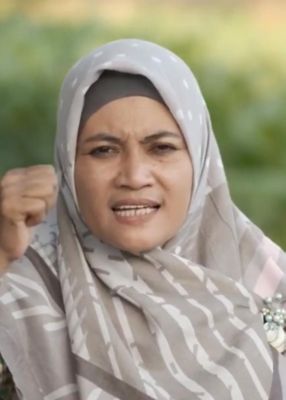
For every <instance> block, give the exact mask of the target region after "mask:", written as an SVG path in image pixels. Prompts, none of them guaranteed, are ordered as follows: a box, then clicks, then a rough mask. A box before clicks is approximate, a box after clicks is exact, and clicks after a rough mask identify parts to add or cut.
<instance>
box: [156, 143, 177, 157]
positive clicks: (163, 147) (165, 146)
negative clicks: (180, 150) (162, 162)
mask: <svg viewBox="0 0 286 400" xmlns="http://www.w3.org/2000/svg"><path fill="white" fill-rule="evenodd" d="M176 150H177V147H176V146H175V145H174V144H171V143H156V144H154V145H153V146H152V147H151V151H152V152H153V153H155V154H159V155H161V154H162V155H163V154H169V153H172V152H174V151H176Z"/></svg>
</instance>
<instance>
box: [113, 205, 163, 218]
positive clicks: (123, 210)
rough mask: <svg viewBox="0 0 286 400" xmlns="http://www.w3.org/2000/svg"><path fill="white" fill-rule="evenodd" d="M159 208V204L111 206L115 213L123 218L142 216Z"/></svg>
mask: <svg viewBox="0 0 286 400" xmlns="http://www.w3.org/2000/svg"><path fill="white" fill-rule="evenodd" d="M159 208H160V205H154V206H149V205H122V206H119V207H114V208H112V210H113V212H114V213H115V215H117V216H118V217H123V218H130V217H131V218H132V217H142V216H145V215H148V214H152V213H154V212H155V211H157V210H158V209H159Z"/></svg>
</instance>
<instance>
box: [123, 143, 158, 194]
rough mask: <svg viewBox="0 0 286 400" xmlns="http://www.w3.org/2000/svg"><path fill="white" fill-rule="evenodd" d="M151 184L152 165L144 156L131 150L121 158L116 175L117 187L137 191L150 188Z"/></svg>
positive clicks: (152, 179)
mask: <svg viewBox="0 0 286 400" xmlns="http://www.w3.org/2000/svg"><path fill="white" fill-rule="evenodd" d="M153 182H154V174H153V165H152V162H151V161H150V160H149V159H148V157H146V155H144V154H140V152H139V151H135V150H134V149H133V151H132V150H131V151H129V152H128V153H127V154H125V155H124V156H122V159H121V162H120V165H119V170H118V173H117V175H116V185H117V186H118V187H121V188H127V189H131V190H139V189H141V188H144V187H148V186H152V184H153Z"/></svg>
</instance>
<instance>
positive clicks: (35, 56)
mask: <svg viewBox="0 0 286 400" xmlns="http://www.w3.org/2000/svg"><path fill="white" fill-rule="evenodd" d="M105 3H106V2H105ZM175 3H176V5H175ZM229 3H231V4H233V3H232V2H229ZM269 3H270V2H268V4H267V2H266V3H265V2H259V1H254V2H253V4H252V6H251V7H250V6H248V7H247V6H245V5H243V3H242V4H241V5H240V6H238V3H235V4H236V5H235V6H234V5H232V6H230V5H228V6H226V4H225V3H218V2H212V5H209V4H208V2H204V6H198V5H196V4H194V2H188V1H185V2H179V1H177V2H172V1H170V2H168V1H164V2H163V1H158V2H154V1H153V2H152V1H137V2H136V1H135V2H134V1H133V2H132V1H117V2H116V1H110V2H109V3H108V4H107V5H105V6H104V2H100V1H97V2H93V1H91V0H87V1H84V0H82V1H76V0H73V1H68V0H67V1H64V2H63V1H62V2H61V1H60V0H58V1H57V2H53V1H52V0H50V2H46V1H44V0H42V1H36V0H34V1H31V0H30V1H25V0H21V1H12V0H11V1H9V2H8V1H6V0H2V3H1V5H0V96H1V107H0V126H1V131H0V175H2V174H4V172H5V171H6V170H7V169H9V168H15V167H19V166H26V165H31V164H35V163H49V162H52V159H53V139H54V132H55V119H56V107H57V98H58V92H59V88H60V85H61V82H62V79H63V77H64V75H65V74H66V72H67V70H68V69H69V68H70V67H71V66H72V64H73V63H74V62H75V61H76V60H77V59H78V58H79V57H81V56H82V55H84V54H85V53H87V52H89V51H90V50H91V49H92V48H94V47H96V46H97V45H100V44H102V43H105V42H106V41H109V40H113V39H118V38H121V37H140V38H144V39H149V40H152V41H155V42H157V43H159V44H161V45H163V46H166V47H169V48H170V49H171V50H173V51H174V52H176V53H177V54H178V55H179V56H181V57H182V58H183V59H184V60H185V61H186V62H187V63H188V64H189V66H190V67H191V69H192V70H193V72H194V73H195V75H196V77H197V78H198V81H199V83H200V86H201V88H202V92H203V94H204V96H205V99H206V102H207V104H208V107H209V110H210V114H211V117H212V121H213V127H214V131H215V133H216V136H217V140H218V142H219V145H220V149H221V153H222V156H223V160H224V164H225V169H226V172H227V176H228V178H229V183H230V188H231V193H232V195H233V198H234V200H235V202H236V203H237V205H238V206H239V207H240V208H241V209H242V210H243V211H244V212H245V213H246V214H247V215H248V216H249V217H250V218H251V219H252V220H253V221H254V222H256V223H257V224H258V225H259V226H260V227H261V228H262V229H263V230H264V231H265V233H266V234H267V235H269V236H270V237H271V238H272V239H274V240H275V241H276V242H278V243H279V244H280V245H282V246H284V248H285V246H286V226H285V222H286V184H285V178H286V173H285V166H286V157H285V151H286V120H285V115H286V112H285V107H286V68H285V67H286V46H285V38H286V12H285V6H283V3H282V2H281V3H279V2H275V1H274V2H273V3H271V5H270V4H269Z"/></svg>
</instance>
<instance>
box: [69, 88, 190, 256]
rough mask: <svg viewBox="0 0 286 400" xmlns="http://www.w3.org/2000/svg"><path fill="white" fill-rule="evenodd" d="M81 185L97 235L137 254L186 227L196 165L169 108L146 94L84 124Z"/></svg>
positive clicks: (78, 167)
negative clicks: (193, 169) (183, 224)
mask: <svg viewBox="0 0 286 400" xmlns="http://www.w3.org/2000/svg"><path fill="white" fill-rule="evenodd" d="M75 185H76V192H77V198H78V203H79V208H80V211H81V214H82V217H83V219H84V221H85V223H86V225H87V226H88V227H89V229H90V230H91V232H92V233H93V234H94V235H95V236H96V237H98V238H99V239H101V240H103V241H104V242H105V243H109V244H111V245H112V246H115V247H117V248H119V249H121V250H125V251H129V252H131V253H135V254H138V253H140V252H142V251H147V250H150V249H152V248H154V247H156V246H162V245H163V244H165V243H166V242H167V241H168V240H169V239H171V238H172V237H173V236H174V235H175V234H176V232H177V231H178V229H179V228H180V227H181V225H182V223H183V221H184V219H185V216H186V213H187V210H188V206H189V202H190V198H191V192H192V164H191V160H190V156H189V153H188V150H187V148H186V144H185V141H184V138H183V136H182V134H181V132H180V129H179V127H178V125H177V123H176V121H175V120H174V118H173V116H172V115H171V113H170V112H169V111H168V109H167V108H166V107H165V106H163V105H162V104H160V103H159V102H157V101H155V100H152V99H149V98H147V97H139V96H138V97H137V96H134V97H126V98H122V99H119V100H114V101H112V102H110V103H108V104H106V105H105V106H103V107H102V108H100V109H99V110H98V111H97V112H95V113H94V114H93V115H92V116H91V117H90V118H89V119H88V120H87V122H86V123H85V125H84V127H83V129H82V130H81V132H80V135H79V138H78V144H77V154H76V164H75Z"/></svg>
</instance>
